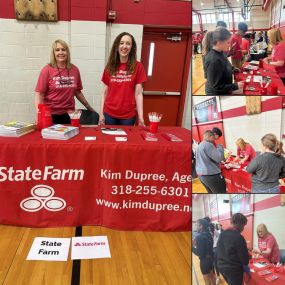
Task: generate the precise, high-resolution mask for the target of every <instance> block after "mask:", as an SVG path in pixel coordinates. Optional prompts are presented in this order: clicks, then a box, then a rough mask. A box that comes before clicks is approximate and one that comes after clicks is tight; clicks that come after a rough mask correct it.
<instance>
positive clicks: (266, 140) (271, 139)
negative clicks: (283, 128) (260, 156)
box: [261, 134, 279, 152]
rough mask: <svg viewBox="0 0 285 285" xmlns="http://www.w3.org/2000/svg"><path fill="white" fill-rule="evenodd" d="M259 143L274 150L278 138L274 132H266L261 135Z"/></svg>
mask: <svg viewBox="0 0 285 285" xmlns="http://www.w3.org/2000/svg"><path fill="white" fill-rule="evenodd" d="M261 143H262V144H263V146H265V147H267V148H268V149H270V150H271V151H274V152H276V151H277V148H278V146H279V145H278V140H277V137H276V136H275V135H274V134H266V135H265V136H263V137H262V139H261Z"/></svg>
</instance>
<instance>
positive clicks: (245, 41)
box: [241, 34, 250, 61]
mask: <svg viewBox="0 0 285 285" xmlns="http://www.w3.org/2000/svg"><path fill="white" fill-rule="evenodd" d="M241 48H242V50H243V51H244V59H245V61H248V60H249V59H250V34H245V35H244V36H243V37H242V43H241Z"/></svg>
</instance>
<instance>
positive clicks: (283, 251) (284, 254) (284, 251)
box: [280, 249, 285, 264]
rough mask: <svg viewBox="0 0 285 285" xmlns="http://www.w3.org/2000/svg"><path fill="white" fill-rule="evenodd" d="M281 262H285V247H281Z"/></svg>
mask: <svg viewBox="0 0 285 285" xmlns="http://www.w3.org/2000/svg"><path fill="white" fill-rule="evenodd" d="M280 263H282V264H284V263H285V249H280Z"/></svg>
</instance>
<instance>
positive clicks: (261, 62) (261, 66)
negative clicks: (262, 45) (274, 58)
mask: <svg viewBox="0 0 285 285" xmlns="http://www.w3.org/2000/svg"><path fill="white" fill-rule="evenodd" d="M258 67H259V68H263V60H262V59H260V60H259V64H258Z"/></svg>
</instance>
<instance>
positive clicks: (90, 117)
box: [80, 109, 99, 125]
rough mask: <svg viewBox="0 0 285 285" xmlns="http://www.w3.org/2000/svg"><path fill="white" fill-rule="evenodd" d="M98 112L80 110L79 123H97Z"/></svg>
mask: <svg viewBox="0 0 285 285" xmlns="http://www.w3.org/2000/svg"><path fill="white" fill-rule="evenodd" d="M98 122H99V114H98V113H97V112H95V111H94V112H92V111H89V110H84V109H83V110H82V113H81V116H80V125H98Z"/></svg>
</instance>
